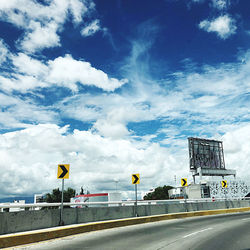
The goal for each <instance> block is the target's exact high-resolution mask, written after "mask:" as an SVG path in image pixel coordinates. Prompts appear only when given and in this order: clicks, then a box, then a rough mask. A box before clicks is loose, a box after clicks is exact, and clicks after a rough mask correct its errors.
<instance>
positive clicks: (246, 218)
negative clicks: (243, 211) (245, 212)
mask: <svg viewBox="0 0 250 250" xmlns="http://www.w3.org/2000/svg"><path fill="white" fill-rule="evenodd" d="M241 220H250V218H245V219H241Z"/></svg>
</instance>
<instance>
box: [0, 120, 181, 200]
mask: <svg viewBox="0 0 250 250" xmlns="http://www.w3.org/2000/svg"><path fill="white" fill-rule="evenodd" d="M66 131H67V127H62V128H60V127H58V126H56V125H53V124H46V125H37V126H32V127H30V128H27V129H25V130H21V131H16V132H11V133H6V134H2V135H0V157H1V159H2V161H1V163H0V167H1V169H2V173H3V175H2V179H3V181H2V182H1V183H0V187H1V195H2V196H4V195H5V194H8V195H22V194H31V193H40V192H48V191H51V190H52V189H53V188H56V187H58V186H59V185H60V180H57V179H56V170H57V164H60V163H70V164H71V167H70V178H69V180H68V181H67V184H66V185H67V186H71V187H73V188H76V189H77V190H79V188H80V187H81V186H82V185H84V186H85V187H86V186H87V187H88V188H89V189H90V191H91V192H103V191H107V190H115V183H114V179H118V180H119V183H118V189H119V190H121V191H126V192H127V191H128V190H132V188H133V187H132V186H131V174H132V173H135V172H139V173H140V174H141V184H140V190H141V191H143V190H144V191H146V190H148V189H149V188H151V187H152V186H154V184H156V183H157V184H159V185H163V184H165V183H166V181H170V178H172V176H173V174H174V172H173V171H174V170H173V169H172V167H171V165H172V164H175V165H176V166H177V165H178V167H177V168H176V170H175V171H176V173H180V172H179V171H180V166H182V164H183V163H184V162H185V161H183V158H182V157H181V158H179V157H178V164H177V159H174V158H173V157H172V156H171V155H170V154H169V152H168V150H167V149H163V148H160V147H159V145H157V144H152V145H150V146H148V147H146V148H139V147H137V146H136V144H134V143H133V142H130V141H128V140H113V139H110V138H103V137H101V136H99V135H96V134H92V133H91V132H88V131H79V130H75V131H74V133H73V134H68V135H65V132H66ZM13 155H15V157H13ZM163 173H166V174H163ZM153 183H154V184H153Z"/></svg>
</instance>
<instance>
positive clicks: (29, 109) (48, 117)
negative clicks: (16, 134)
mask: <svg viewBox="0 0 250 250" xmlns="http://www.w3.org/2000/svg"><path fill="white" fill-rule="evenodd" d="M0 103H1V110H0V125H1V128H2V129H17V128H26V127H29V126H30V124H36V123H48V122H56V121H57V120H58V114H57V113H56V112H54V111H53V110H51V109H50V108H49V107H43V106H37V105H36V104H35V103H32V102H31V101H30V100H29V99H28V100H21V99H19V98H18V97H12V96H9V95H6V94H3V93H0Z"/></svg>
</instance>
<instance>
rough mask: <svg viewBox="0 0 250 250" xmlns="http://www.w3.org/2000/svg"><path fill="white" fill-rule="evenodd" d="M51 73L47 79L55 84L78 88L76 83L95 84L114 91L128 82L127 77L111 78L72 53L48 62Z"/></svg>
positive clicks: (73, 88)
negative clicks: (74, 57)
mask: <svg viewBox="0 0 250 250" xmlns="http://www.w3.org/2000/svg"><path fill="white" fill-rule="evenodd" d="M48 65H49V75H48V78H47V80H48V81H49V82H52V83H55V84H60V83H61V84H62V85H64V86H67V87H69V88H71V89H72V90H77V85H76V83H77V82H79V83H81V84H83V85H89V86H91V85H93V86H96V87H98V88H102V89H103V90H106V91H113V90H115V89H116V88H119V87H121V86H122V85H123V84H125V83H126V82H127V80H126V79H123V80H120V81H119V80H117V79H115V78H109V77H108V75H107V74H106V73H104V72H103V71H101V70H97V69H95V68H94V67H92V66H91V64H90V63H88V62H85V61H77V60H74V59H73V58H72V57H71V56H70V55H66V56H65V57H58V58H56V59H55V60H53V61H49V62H48Z"/></svg>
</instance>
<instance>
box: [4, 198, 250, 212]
mask: <svg viewBox="0 0 250 250" xmlns="http://www.w3.org/2000/svg"><path fill="white" fill-rule="evenodd" d="M237 200H250V197H237V198H202V199H171V200H143V201H137V205H138V206H140V205H156V204H173V203H199V202H216V201H237ZM135 205H136V201H134V200H131V201H102V202H77V203H72V202H64V203H63V206H64V207H69V206H70V207H91V206H95V207H97V206H100V207H101V206H135ZM60 206H61V203H45V202H44V203H26V204H20V203H10V204H3V203H2V204H0V212H5V211H9V210H10V208H16V209H18V208H19V210H37V209H41V208H44V207H48V208H49V207H58V208H60Z"/></svg>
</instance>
